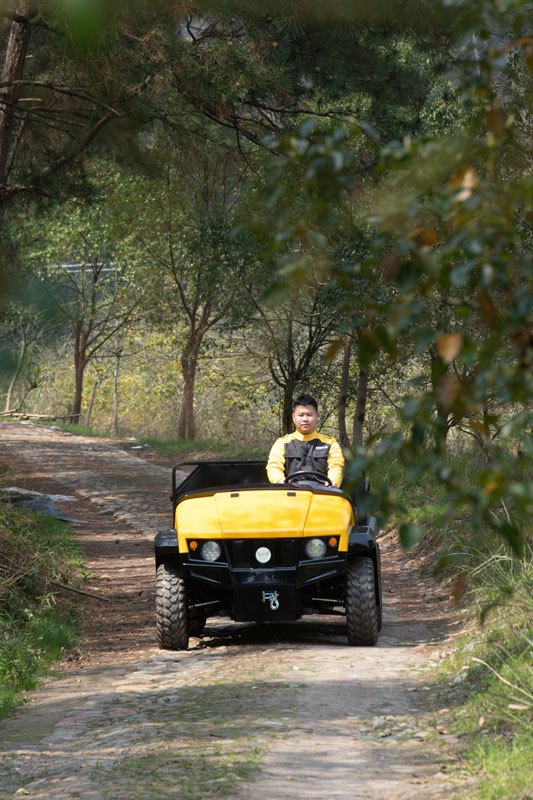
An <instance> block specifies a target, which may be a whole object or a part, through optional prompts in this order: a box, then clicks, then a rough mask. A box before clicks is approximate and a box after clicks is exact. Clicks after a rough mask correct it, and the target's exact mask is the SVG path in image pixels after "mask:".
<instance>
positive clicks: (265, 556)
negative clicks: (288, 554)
mask: <svg viewBox="0 0 533 800" xmlns="http://www.w3.org/2000/svg"><path fill="white" fill-rule="evenodd" d="M255 557H256V558H257V560H258V561H259V563H260V564H266V563H267V561H270V559H271V557H272V553H271V552H270V550H269V549H268V547H258V548H257V550H256V551H255Z"/></svg>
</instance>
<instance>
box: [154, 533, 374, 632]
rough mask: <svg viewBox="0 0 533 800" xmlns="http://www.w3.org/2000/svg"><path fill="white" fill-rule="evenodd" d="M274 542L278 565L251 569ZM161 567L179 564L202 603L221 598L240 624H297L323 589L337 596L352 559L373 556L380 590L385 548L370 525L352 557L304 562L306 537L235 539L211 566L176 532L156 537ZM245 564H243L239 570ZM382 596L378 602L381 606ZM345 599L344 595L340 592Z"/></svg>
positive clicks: (354, 540) (353, 536)
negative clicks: (185, 550) (183, 548)
mask: <svg viewBox="0 0 533 800" xmlns="http://www.w3.org/2000/svg"><path fill="white" fill-rule="evenodd" d="M265 544H268V545H269V547H270V548H271V549H272V550H273V561H274V564H275V566H265V567H260V566H257V564H256V565H254V566H253V567H251V566H245V562H246V558H247V555H246V553H247V551H248V550H250V551H251V552H252V551H255V549H256V548H257V547H259V546H262V545H265ZM155 545H156V548H155V549H156V563H157V565H159V564H160V563H169V562H170V563H174V564H175V565H176V566H178V567H179V569H180V570H181V574H182V575H183V577H184V578H185V580H186V581H187V584H188V586H189V589H190V590H192V591H193V592H196V594H197V596H198V599H199V601H209V600H212V599H216V600H218V601H219V603H220V607H221V608H224V609H227V610H228V612H229V614H230V616H231V617H232V619H234V620H238V621H266V620H279V621H282V620H295V619H299V617H300V616H301V615H302V612H303V606H304V603H308V602H309V601H310V600H311V599H312V598H313V597H314V595H316V594H319V595H320V590H321V588H323V589H324V591H326V595H327V596H328V597H331V593H332V592H331V588H332V587H335V585H336V584H339V583H340V584H341V585H342V581H343V576H344V574H345V573H346V570H347V568H348V564H349V562H350V560H351V559H352V558H354V557H358V556H366V557H370V558H371V559H372V561H373V562H374V567H375V572H376V579H377V580H376V586H379V584H380V574H379V573H380V565H379V549H378V547H377V545H376V543H375V541H374V538H373V536H372V530H371V528H369V526H354V528H353V529H352V531H351V532H350V536H349V545H348V552H347V553H337V552H335V553H334V554H328V555H327V556H326V557H324V558H321V559H308V558H305V557H304V558H302V555H304V553H303V548H302V540H301V539H290V540H289V539H286V540H283V539H277V540H268V541H267V540H264V539H261V540H260V539H257V540H256V539H250V540H244V544H243V540H235V541H233V540H230V541H229V542H228V541H225V542H224V543H223V545H224V547H223V554H222V556H221V559H220V560H219V561H216V562H214V563H209V562H206V561H204V560H202V559H201V558H191V557H190V554H181V555H180V553H179V550H178V543H177V536H176V532H175V531H174V530H171V531H162V532H160V533H159V534H158V535H157V537H156V542H155ZM235 564H239V566H235ZM379 595H380V592H379V591H378V597H377V598H376V601H377V602H378V604H379V603H380V599H379ZM338 597H339V601H340V599H341V593H339V594H338Z"/></svg>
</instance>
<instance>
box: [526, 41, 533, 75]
mask: <svg viewBox="0 0 533 800" xmlns="http://www.w3.org/2000/svg"><path fill="white" fill-rule="evenodd" d="M524 58H525V61H526V64H527V66H528V68H529V69H530V70H531V72H533V39H530V40H529V42H528V43H527V44H526V45H525V46H524Z"/></svg>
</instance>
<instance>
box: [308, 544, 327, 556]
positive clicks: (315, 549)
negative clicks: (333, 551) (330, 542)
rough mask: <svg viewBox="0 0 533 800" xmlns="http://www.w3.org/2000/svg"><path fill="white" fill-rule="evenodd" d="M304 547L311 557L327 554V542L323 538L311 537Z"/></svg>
mask: <svg viewBox="0 0 533 800" xmlns="http://www.w3.org/2000/svg"><path fill="white" fill-rule="evenodd" d="M304 549H305V552H306V553H307V555H308V556H309V558H323V557H324V556H325V554H326V543H325V542H323V541H322V539H309V541H308V542H306V543H305V548H304Z"/></svg>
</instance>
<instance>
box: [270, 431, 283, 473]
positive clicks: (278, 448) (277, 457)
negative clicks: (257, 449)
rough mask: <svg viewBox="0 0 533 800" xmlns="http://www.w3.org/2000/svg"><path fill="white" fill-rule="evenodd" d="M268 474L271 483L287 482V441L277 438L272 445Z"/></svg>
mask: <svg viewBox="0 0 533 800" xmlns="http://www.w3.org/2000/svg"><path fill="white" fill-rule="evenodd" d="M267 475H268V480H269V481H270V483H285V442H284V441H283V438H280V439H276V441H275V442H274V444H273V445H272V449H271V451H270V455H269V456H268V462H267Z"/></svg>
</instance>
